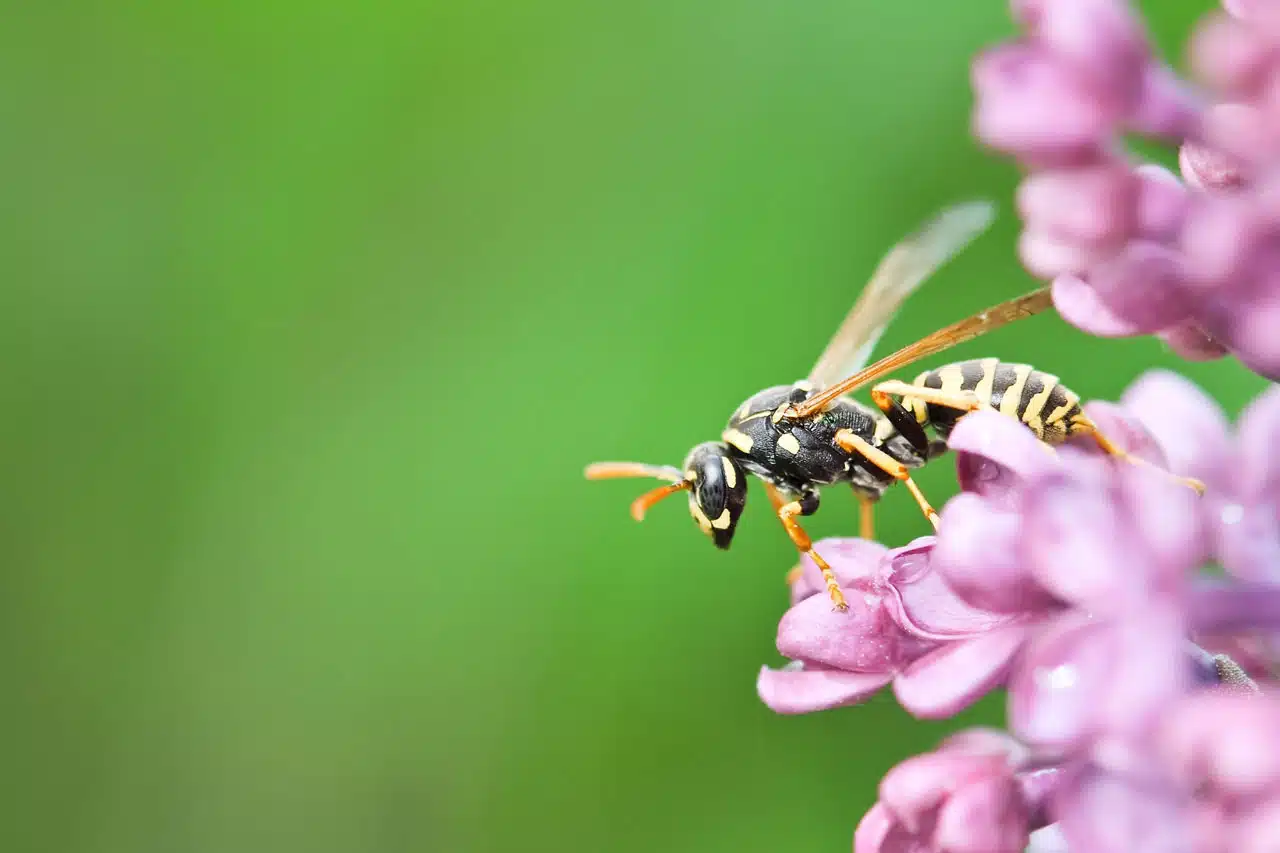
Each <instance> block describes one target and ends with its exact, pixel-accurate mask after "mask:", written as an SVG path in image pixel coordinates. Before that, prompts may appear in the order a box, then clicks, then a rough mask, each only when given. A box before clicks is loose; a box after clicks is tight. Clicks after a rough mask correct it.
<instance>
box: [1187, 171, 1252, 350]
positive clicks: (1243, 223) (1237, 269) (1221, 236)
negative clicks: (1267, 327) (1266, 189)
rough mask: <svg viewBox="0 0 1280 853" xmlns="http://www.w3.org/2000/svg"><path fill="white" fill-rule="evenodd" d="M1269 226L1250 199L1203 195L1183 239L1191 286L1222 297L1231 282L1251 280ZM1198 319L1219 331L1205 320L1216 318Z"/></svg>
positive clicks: (1213, 329)
mask: <svg viewBox="0 0 1280 853" xmlns="http://www.w3.org/2000/svg"><path fill="white" fill-rule="evenodd" d="M1268 228H1269V224H1268V223H1267V222H1266V221H1265V219H1264V218H1263V217H1262V216H1261V215H1260V212H1259V211H1258V210H1257V209H1256V207H1254V206H1253V205H1251V204H1249V203H1248V200H1247V199H1244V198H1242V197H1240V196H1238V195H1230V196H1213V195H1207V194H1202V195H1201V197H1200V200H1199V203H1197V204H1196V205H1194V206H1193V207H1192V208H1191V209H1190V210H1188V211H1187V221H1186V223H1185V225H1184V227H1183V229H1182V235H1181V238H1180V248H1181V249H1182V252H1183V256H1184V258H1185V260H1186V264H1187V280H1186V284H1187V286H1188V287H1189V288H1195V289H1197V290H1198V291H1199V292H1200V293H1201V295H1203V296H1204V297H1205V298H1210V297H1216V298H1221V297H1222V296H1223V295H1224V291H1223V288H1227V290H1226V291H1225V293H1226V294H1229V293H1230V288H1229V285H1232V284H1234V283H1236V282H1240V281H1249V280H1251V279H1252V273H1253V272H1254V269H1255V267H1256V263H1255V261H1256V260H1257V257H1258V251H1259V248H1260V247H1262V246H1264V245H1265V244H1266V241H1267V238H1268V234H1267V230H1268ZM1227 307H1228V308H1229V307H1230V305H1228V306H1227ZM1224 313H1228V315H1229V312H1224ZM1198 319H1200V320H1201V321H1202V325H1203V326H1204V327H1205V328H1206V330H1208V331H1209V332H1214V333H1216V332H1217V331H1218V329H1217V328H1216V326H1215V323H1213V322H1205V321H1206V320H1212V319H1213V318H1212V317H1205V316H1203V314H1202V315H1201V316H1200V317H1199V318H1198ZM1216 325H1221V324H1220V323H1219V324H1216Z"/></svg>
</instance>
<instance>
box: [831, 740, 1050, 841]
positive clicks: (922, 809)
mask: <svg viewBox="0 0 1280 853" xmlns="http://www.w3.org/2000/svg"><path fill="white" fill-rule="evenodd" d="M1060 776H1061V773H1060V771H1059V770H1058V769H1057V768H1053V767H1046V768H1040V769H1035V768H1034V767H1033V766H1032V763H1031V760H1030V754H1029V753H1028V751H1027V750H1026V749H1025V748H1023V747H1022V746H1021V745H1020V744H1018V743H1017V742H1016V741H1014V740H1013V739H1012V738H1009V737H1007V736H1005V735H1003V734H1001V733H999V732H995V731H989V730H983V729H972V730H969V731H965V732H961V733H960V734H958V735H955V736H953V737H951V738H949V739H947V740H946V741H944V742H943V743H942V745H941V746H940V747H939V748H938V750H937V751H936V752H931V753H926V754H924V755H918V756H916V757H914V758H909V759H907V760H906V761H904V762H902V763H901V764H899V765H898V766H897V767H895V768H893V769H892V770H890V771H889V773H888V774H887V775H886V776H885V777H884V781H883V782H881V783H880V800H879V802H877V803H876V805H875V806H874V807H872V809H871V810H870V811H869V812H867V814H866V816H865V817H863V819H862V822H861V823H860V824H859V825H858V830H857V832H856V833H855V834H854V844H853V849H854V853H907V851H914V852H918V853H926V852H927V853H1022V851H1023V850H1024V849H1025V848H1026V847H1027V843H1028V841H1029V838H1030V834H1031V831H1032V830H1033V829H1037V828H1039V827H1041V826H1043V824H1044V819H1043V808H1044V803H1045V800H1046V799H1047V797H1048V795H1049V794H1050V793H1051V792H1052V791H1053V790H1054V787H1055V786H1056V784H1057V782H1058V781H1059V777H1060Z"/></svg>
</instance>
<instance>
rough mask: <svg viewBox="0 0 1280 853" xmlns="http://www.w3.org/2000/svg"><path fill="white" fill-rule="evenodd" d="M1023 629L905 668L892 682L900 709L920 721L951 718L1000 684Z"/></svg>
mask: <svg viewBox="0 0 1280 853" xmlns="http://www.w3.org/2000/svg"><path fill="white" fill-rule="evenodd" d="M1026 636H1027V629H1026V628H1025V627H1023V626H1020V625H1015V626H1011V627H1008V628H1004V629H1002V630H997V631H993V632H991V633H990V634H987V635H985V636H982V637H976V638H974V639H972V640H961V641H957V642H954V643H948V644H947V645H945V646H943V647H942V648H940V649H938V650H936V651H934V652H931V653H930V654H928V655H925V656H924V657H923V658H921V659H919V660H917V661H916V662H915V663H913V664H911V665H910V666H908V667H907V669H906V670H905V671H904V672H902V673H901V674H900V675H899V676H898V677H897V678H896V679H894V682H893V692H894V695H896V696H897V697H898V702H899V703H900V704H901V705H902V707H903V708H905V709H907V710H908V711H910V712H911V713H912V714H913V715H915V716H917V717H921V718H924V719H939V718H943V717H950V716H952V715H954V714H956V713H957V712H959V711H960V710H962V709H964V708H967V707H969V706H970V705H972V704H973V703H974V702H976V701H978V700H979V699H981V698H982V697H983V696H985V695H986V694H987V693H989V692H990V691H991V690H993V689H995V688H996V687H998V686H999V685H1000V684H1001V683H1003V681H1004V678H1005V675H1006V673H1007V672H1008V668H1009V664H1010V662H1011V661H1012V660H1013V656H1014V655H1015V654H1017V653H1018V651H1019V650H1020V649H1021V648H1022V644H1023V642H1024V641H1025V639H1026Z"/></svg>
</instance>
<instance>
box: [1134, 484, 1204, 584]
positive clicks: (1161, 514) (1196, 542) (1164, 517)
mask: <svg viewBox="0 0 1280 853" xmlns="http://www.w3.org/2000/svg"><path fill="white" fill-rule="evenodd" d="M1117 480H1118V484H1119V487H1120V491H1121V494H1122V495H1123V503H1124V505H1125V508H1126V510H1127V512H1126V516H1127V521H1128V524H1129V525H1130V529H1129V531H1128V535H1129V536H1131V537H1133V538H1134V539H1135V540H1136V541H1137V542H1139V543H1141V546H1142V547H1143V548H1144V549H1145V550H1146V552H1147V554H1148V555H1149V557H1150V561H1151V565H1152V569H1153V570H1154V571H1153V573H1152V574H1151V575H1150V576H1149V577H1148V580H1147V583H1148V585H1149V588H1148V590H1147V591H1148V592H1150V591H1155V589H1156V588H1157V585H1158V587H1159V589H1160V590H1161V591H1165V592H1169V593H1171V594H1172V593H1176V592H1177V591H1178V590H1180V589H1181V585H1182V584H1183V583H1184V582H1185V578H1186V576H1187V573H1188V572H1193V571H1194V570H1196V569H1198V568H1199V567H1200V565H1201V564H1202V563H1203V562H1204V561H1205V559H1206V558H1207V557H1208V553H1207V552H1208V548H1209V537H1208V530H1207V529H1206V526H1205V522H1204V509H1205V502H1204V500H1203V499H1202V498H1201V497H1200V495H1198V494H1196V492H1195V491H1194V490H1193V489H1191V488H1189V487H1187V486H1184V485H1183V484H1181V483H1179V482H1176V481H1174V480H1173V479H1172V478H1171V477H1170V476H1169V475H1168V474H1167V473H1165V472H1164V471H1159V470H1155V469H1152V468H1148V467H1144V466H1138V465H1128V466H1125V467H1124V468H1122V469H1121V470H1120V471H1119V474H1118V478H1117Z"/></svg>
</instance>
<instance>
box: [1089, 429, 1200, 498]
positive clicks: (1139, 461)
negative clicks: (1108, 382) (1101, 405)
mask: <svg viewBox="0 0 1280 853" xmlns="http://www.w3.org/2000/svg"><path fill="white" fill-rule="evenodd" d="M1068 434H1069V435H1087V436H1089V437H1090V438H1092V439H1093V440H1094V441H1096V442H1097V443H1098V446H1099V447H1101V448H1102V449H1103V451H1105V452H1106V453H1109V454H1111V455H1112V456H1114V457H1116V458H1117V459H1121V460H1123V461H1125V462H1131V463H1133V464H1134V465H1146V466H1148V467H1151V468H1155V467H1156V466H1155V465H1153V464H1152V463H1150V462H1148V461H1147V460H1146V459H1143V458H1142V457H1141V456H1134V455H1133V454H1132V453H1129V452H1128V451H1126V450H1124V449H1122V448H1120V447H1117V446H1116V444H1115V442H1113V441H1112V440H1111V439H1109V438H1107V437H1106V436H1105V435H1103V433H1102V432H1101V431H1100V430H1099V429H1098V425H1097V424H1095V423H1094V422H1093V421H1092V420H1090V419H1089V417H1088V416H1086V415H1083V414H1081V415H1076V416H1075V417H1073V418H1072V419H1071V423H1070V424H1069V430H1068ZM1164 473H1165V474H1167V475H1168V476H1170V477H1172V478H1173V479H1174V480H1176V481H1177V482H1179V483H1181V484H1182V485H1184V486H1186V487H1187V488H1190V489H1194V490H1195V493H1196V494H1198V495H1203V494H1204V483H1202V482H1200V481H1199V480H1197V479H1195V478H1193V477H1179V476H1178V475H1177V474H1171V473H1169V472H1168V471H1165V472H1164Z"/></svg>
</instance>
